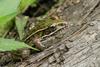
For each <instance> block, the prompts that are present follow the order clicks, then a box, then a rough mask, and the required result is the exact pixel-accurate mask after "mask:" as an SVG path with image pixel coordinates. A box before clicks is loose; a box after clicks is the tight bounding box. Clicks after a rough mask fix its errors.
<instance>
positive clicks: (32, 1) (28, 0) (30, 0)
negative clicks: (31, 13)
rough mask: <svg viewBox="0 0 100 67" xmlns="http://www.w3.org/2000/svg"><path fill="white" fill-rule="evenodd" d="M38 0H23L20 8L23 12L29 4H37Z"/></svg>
mask: <svg viewBox="0 0 100 67" xmlns="http://www.w3.org/2000/svg"><path fill="white" fill-rule="evenodd" d="M36 1H37V0H21V3H20V5H19V10H20V11H21V12H24V11H25V10H26V9H27V8H28V6H30V5H31V4H35V2H36Z"/></svg>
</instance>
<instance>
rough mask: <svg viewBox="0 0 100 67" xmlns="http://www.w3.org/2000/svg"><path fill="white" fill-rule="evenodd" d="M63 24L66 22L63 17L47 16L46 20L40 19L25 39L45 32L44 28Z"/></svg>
mask: <svg viewBox="0 0 100 67" xmlns="http://www.w3.org/2000/svg"><path fill="white" fill-rule="evenodd" d="M61 24H66V23H65V22H64V21H63V20H61V19H59V20H58V19H57V20H55V19H52V18H46V19H44V20H40V21H38V22H37V23H36V24H35V25H34V27H33V28H32V29H31V30H30V32H29V36H28V37H26V39H25V41H26V40H28V39H29V38H30V37H31V36H33V35H36V34H38V33H40V32H43V30H46V29H47V28H49V27H56V26H58V25H61Z"/></svg>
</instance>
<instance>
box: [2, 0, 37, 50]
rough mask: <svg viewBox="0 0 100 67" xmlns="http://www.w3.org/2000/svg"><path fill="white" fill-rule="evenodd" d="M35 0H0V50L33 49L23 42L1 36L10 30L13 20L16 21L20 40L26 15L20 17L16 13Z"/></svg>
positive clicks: (22, 10)
mask: <svg viewBox="0 0 100 67" xmlns="http://www.w3.org/2000/svg"><path fill="white" fill-rule="evenodd" d="M35 2H36V0H0V51H12V50H17V49H20V48H31V49H35V48H33V47H31V46H28V45H27V44H25V43H24V42H20V41H15V40H13V39H5V38H3V36H4V34H5V33H6V32H7V31H9V30H10V28H11V27H12V26H13V23H14V22H16V23H15V24H16V27H17V30H18V33H19V36H20V40H21V39H22V38H23V33H24V32H23V29H24V27H25V25H26V22H27V18H28V17H22V18H21V19H20V18H19V16H18V15H21V13H23V12H24V11H25V10H26V9H27V7H28V6H29V5H31V4H32V5H33V4H35ZM16 16H18V17H16ZM12 20H13V21H12ZM35 50H36V49H35Z"/></svg>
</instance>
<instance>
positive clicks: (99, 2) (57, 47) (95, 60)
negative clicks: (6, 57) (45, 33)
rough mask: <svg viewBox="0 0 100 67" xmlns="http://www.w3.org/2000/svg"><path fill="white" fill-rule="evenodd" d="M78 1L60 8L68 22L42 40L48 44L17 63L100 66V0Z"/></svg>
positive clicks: (55, 66)
mask: <svg viewBox="0 0 100 67" xmlns="http://www.w3.org/2000/svg"><path fill="white" fill-rule="evenodd" d="M78 1H79V0H77V1H75V2H74V0H71V1H68V0H65V3H63V5H61V6H60V7H59V8H58V9H57V13H56V14H57V15H58V16H60V18H62V19H64V20H65V21H67V22H66V23H67V24H68V25H67V27H66V28H64V29H63V30H61V31H59V32H57V33H56V34H55V35H54V36H50V37H49V38H46V39H45V40H44V41H42V43H43V44H44V45H45V46H46V47H48V48H47V49H45V50H44V51H42V52H40V53H38V54H36V55H31V56H30V58H28V59H27V60H25V61H23V62H20V63H17V64H14V66H15V67H100V53H99V52H100V12H99V11H100V0H80V2H78ZM69 2H70V3H69Z"/></svg>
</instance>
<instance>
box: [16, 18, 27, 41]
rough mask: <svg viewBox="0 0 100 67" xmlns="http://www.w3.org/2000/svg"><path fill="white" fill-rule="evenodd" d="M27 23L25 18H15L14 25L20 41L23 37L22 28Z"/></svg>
mask: <svg viewBox="0 0 100 67" xmlns="http://www.w3.org/2000/svg"><path fill="white" fill-rule="evenodd" d="M27 21H28V17H27V16H17V17H16V22H15V23H16V27H17V31H18V33H19V37H20V40H22V39H23V38H24V36H25V31H24V28H25V26H26V23H27Z"/></svg>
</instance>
